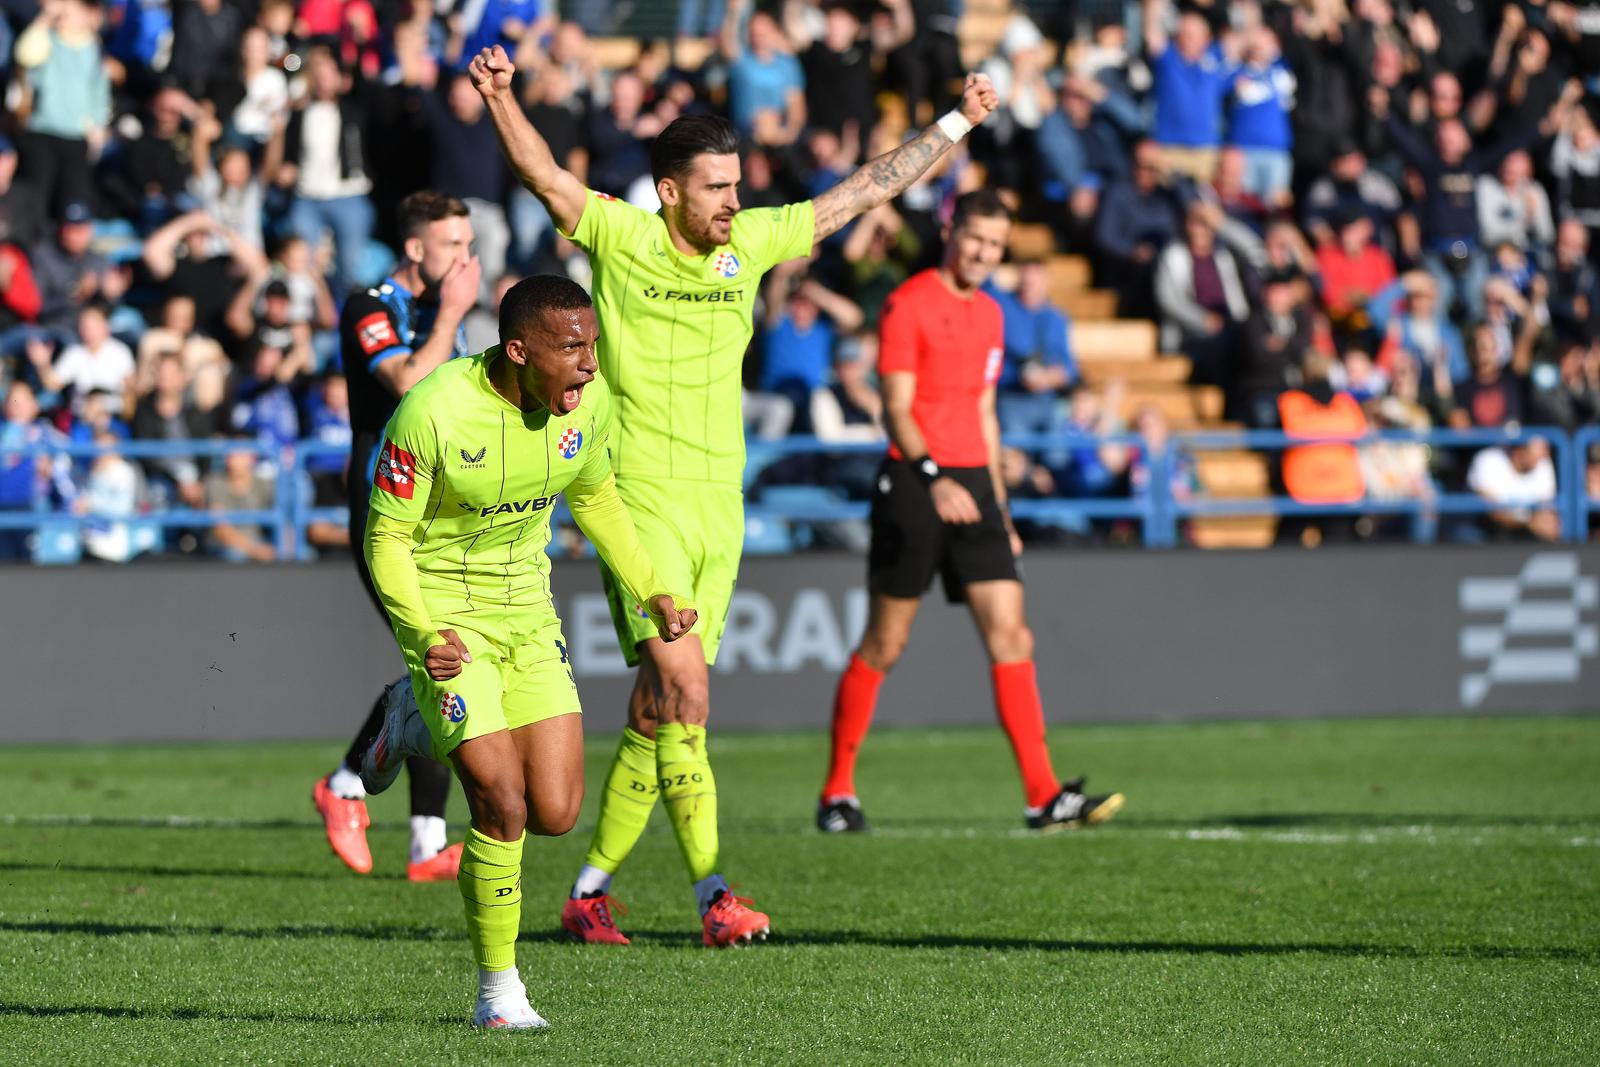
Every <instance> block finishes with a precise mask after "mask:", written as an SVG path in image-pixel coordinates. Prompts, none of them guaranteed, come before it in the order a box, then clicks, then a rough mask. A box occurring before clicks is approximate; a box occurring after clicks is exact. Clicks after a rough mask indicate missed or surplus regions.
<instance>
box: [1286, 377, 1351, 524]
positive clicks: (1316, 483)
mask: <svg viewBox="0 0 1600 1067" xmlns="http://www.w3.org/2000/svg"><path fill="white" fill-rule="evenodd" d="M1278 417H1279V418H1281V419H1282V420H1283V432H1284V433H1286V434H1288V435H1289V436H1290V437H1339V438H1348V439H1349V440H1352V441H1353V440H1355V439H1357V438H1359V437H1360V436H1361V435H1362V434H1364V433H1366V432H1367V417H1366V415H1365V414H1363V413H1362V411H1361V405H1360V404H1358V403H1357V402H1356V398H1355V397H1353V396H1351V395H1350V394H1349V393H1335V394H1334V396H1333V399H1332V400H1331V401H1329V402H1328V403H1326V404H1320V403H1318V402H1317V401H1316V400H1315V399H1314V398H1313V397H1312V396H1311V395H1310V394H1308V393H1304V392H1301V391H1300V390H1298V389H1291V390H1290V391H1288V392H1286V393H1284V394H1282V395H1281V396H1279V397H1278ZM1283 484H1284V488H1286V489H1288V490H1289V495H1290V496H1291V497H1293V498H1294V500H1295V501H1296V503H1300V504H1353V503H1355V502H1356V501H1358V500H1360V499H1361V498H1362V497H1363V496H1364V495H1366V486H1365V485H1364V484H1363V483H1362V480H1361V460H1360V457H1359V456H1357V455H1356V448H1355V446H1354V445H1341V444H1317V445H1299V446H1297V447H1295V448H1291V449H1289V450H1288V451H1287V452H1285V453H1284V454H1283Z"/></svg>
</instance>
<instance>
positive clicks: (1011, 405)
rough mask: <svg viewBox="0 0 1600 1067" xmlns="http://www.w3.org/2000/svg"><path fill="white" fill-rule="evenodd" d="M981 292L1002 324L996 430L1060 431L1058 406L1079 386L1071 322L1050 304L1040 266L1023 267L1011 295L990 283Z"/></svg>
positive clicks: (1063, 419)
mask: <svg viewBox="0 0 1600 1067" xmlns="http://www.w3.org/2000/svg"><path fill="white" fill-rule="evenodd" d="M984 291H985V292H987V293H988V294H989V295H990V296H992V297H994V299H995V301H996V303H998V304H999V305H1000V312H1001V315H1002V316H1003V322H1004V338H1005V340H1004V344H1005V361H1004V362H1003V363H1002V364H1001V367H1000V378H999V381H997V382H996V383H995V388H996V395H995V404H996V410H997V412H998V414H999V417H1000V428H1001V429H1002V430H1004V431H1005V432H1007V433H1055V432H1057V431H1058V430H1061V429H1063V428H1064V427H1065V425H1066V415H1065V412H1064V411H1063V409H1062V402H1061V401H1062V397H1063V396H1064V395H1066V393H1067V391H1068V390H1069V389H1071V388H1072V387H1074V386H1076V385H1077V384H1078V380H1079V375H1078V365H1077V362H1076V361H1075V360H1074V359H1073V358H1072V340H1071V330H1072V320H1071V319H1070V318H1069V317H1068V316H1067V314H1066V312H1064V311H1062V310H1061V309H1060V308H1058V307H1056V306H1055V305H1054V304H1053V303H1051V301H1050V276H1049V274H1048V273H1047V272H1046V270H1045V266H1044V264H1043V263H1040V262H1037V261H1035V262H1029V263H1024V264H1022V266H1021V267H1020V268H1018V271H1017V288H1016V291H1015V292H1007V291H1005V290H1003V289H999V288H997V287H996V286H994V285H993V283H992V282H991V283H990V284H989V285H987V286H986V287H985V290H984Z"/></svg>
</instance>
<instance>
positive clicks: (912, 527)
mask: <svg viewBox="0 0 1600 1067" xmlns="http://www.w3.org/2000/svg"><path fill="white" fill-rule="evenodd" d="M941 474H943V475H944V476H945V477H948V478H951V479H953V480H954V481H956V482H957V483H959V484H960V485H961V486H963V487H964V488H965V489H966V490H967V492H969V493H971V494H972V499H973V500H975V501H976V502H977V504H978V513H979V514H980V515H981V516H982V520H981V521H979V522H977V523H974V524H972V525H967V526H958V525H955V524H952V523H947V522H944V521H943V520H942V519H940V518H939V513H938V512H936V511H934V510H933V497H932V496H931V495H930V494H929V492H928V486H927V484H926V483H925V482H924V481H923V480H922V478H921V476H919V475H918V474H917V472H916V471H914V470H913V469H912V468H911V465H910V464H909V463H906V462H905V461H904V460H898V459H885V460H884V461H883V466H881V467H880V468H878V483H877V486H876V491H875V492H874V494H873V497H872V548H871V549H870V550H869V551H868V553H867V587H868V588H869V589H870V590H871V591H872V592H873V593H880V594H883V595H884V596H893V597H903V598H906V599H916V598H918V597H921V596H922V594H923V593H926V592H927V591H928V589H929V587H931V586H932V585H933V576H934V575H935V574H938V575H940V576H941V577H942V578H943V580H944V593H945V596H946V597H947V598H948V599H949V600H950V603H952V604H959V603H961V602H962V601H964V600H966V592H967V585H968V584H969V583H971V582H993V581H1003V580H1007V579H1009V580H1011V581H1016V580H1017V561H1016V558H1015V557H1014V556H1012V554H1011V538H1010V536H1009V535H1008V534H1007V533H1006V524H1005V519H1004V518H1003V517H1002V516H1001V514H1000V505H999V503H998V502H997V501H996V500H995V497H994V484H993V483H992V482H991V481H990V480H989V470H988V468H986V467H945V468H943V469H942V471H941Z"/></svg>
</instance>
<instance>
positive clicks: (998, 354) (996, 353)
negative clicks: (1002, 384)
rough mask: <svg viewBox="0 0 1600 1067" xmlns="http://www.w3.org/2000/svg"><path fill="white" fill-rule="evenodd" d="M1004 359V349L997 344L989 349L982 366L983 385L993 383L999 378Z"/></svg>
mask: <svg viewBox="0 0 1600 1067" xmlns="http://www.w3.org/2000/svg"><path fill="white" fill-rule="evenodd" d="M1005 361H1006V352H1005V349H1003V348H1000V347H998V346H996V347H994V348H991V349H989V358H988V361H987V362H986V363H985V364H984V367H983V384H984V385H993V384H995V383H996V382H998V381H999V380H1000V368H1001V367H1002V366H1003V365H1004V364H1005Z"/></svg>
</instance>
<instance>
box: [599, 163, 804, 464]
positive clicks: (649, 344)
mask: <svg viewBox="0 0 1600 1067" xmlns="http://www.w3.org/2000/svg"><path fill="white" fill-rule="evenodd" d="M814 229H815V215H814V214H813V212H812V209H811V202H810V201H809V200H807V201H803V202H801V203H798V204H789V205H787V206H784V207H774V208H751V209H749V210H746V211H741V212H739V213H738V214H737V215H735V216H734V217H733V232H732V236H731V237H730V239H729V241H728V243H727V244H726V245H723V246H722V247H720V248H716V249H713V250H712V251H710V252H707V253H706V254H705V255H684V254H683V253H682V252H679V251H678V249H677V248H676V247H675V246H674V245H673V243H672V239H671V237H670V236H668V234H667V224H666V222H665V221H664V220H663V219H662V217H661V216H660V215H659V214H651V213H650V212H648V211H645V210H643V209H642V208H637V207H634V206H633V205H631V204H627V203H624V202H622V201H620V200H616V199H614V198H612V197H609V196H605V195H603V194H601V193H596V192H594V191H593V190H591V191H590V193H589V197H588V200H587V202H586V204H585V205H584V211H583V215H582V217H580V218H579V220H578V225H577V227H576V228H575V229H574V231H573V232H572V233H571V234H569V235H568V236H569V237H570V238H571V239H572V241H573V242H574V243H575V244H577V245H578V247H579V248H582V249H583V250H584V251H585V252H587V253H589V261H590V263H591V264H592V265H593V268H594V286H593V296H594V302H595V308H596V311H597V312H598V314H599V318H600V349H599V356H600V370H601V372H602V373H603V374H605V376H606V380H607V382H608V383H609V384H610V386H611V390H612V392H613V393H614V394H616V402H617V405H618V412H617V432H616V433H615V434H614V435H613V437H612V441H611V455H612V462H613V464H614V465H615V468H616V474H617V479H618V480H619V481H623V482H627V481H630V480H632V479H635V478H640V479H673V480H683V481H698V482H716V483H719V484H723V485H730V486H734V487H737V486H739V485H741V484H742V477H743V473H744V419H743V416H742V414H741V397H740V385H741V373H742V367H743V364H744V354H745V349H746V348H748V347H749V345H750V336H751V334H752V333H753V332H754V330H755V324H754V321H753V318H752V316H753V315H754V312H755V300H756V294H757V292H758V291H759V289H760V285H761V277H762V275H764V274H766V272H767V271H768V270H770V269H772V268H773V267H774V266H776V265H777V264H779V263H782V262H783V261H784V260H786V259H793V258H795V257H796V256H803V255H806V254H808V253H809V252H810V251H811V243H812V240H811V239H812V234H813V232H814Z"/></svg>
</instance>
